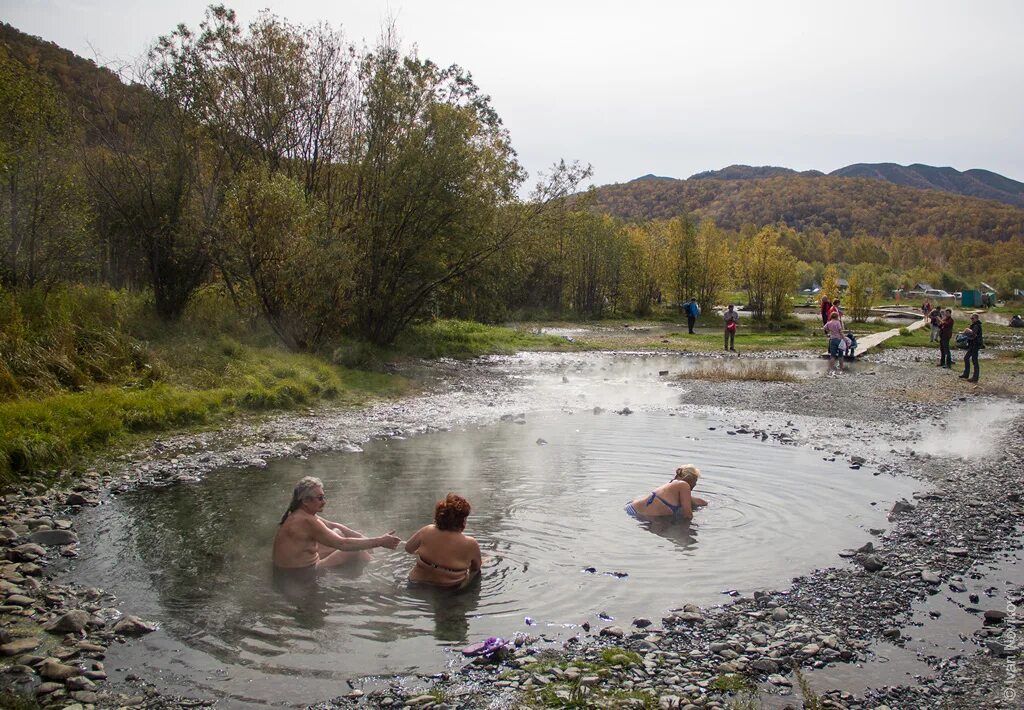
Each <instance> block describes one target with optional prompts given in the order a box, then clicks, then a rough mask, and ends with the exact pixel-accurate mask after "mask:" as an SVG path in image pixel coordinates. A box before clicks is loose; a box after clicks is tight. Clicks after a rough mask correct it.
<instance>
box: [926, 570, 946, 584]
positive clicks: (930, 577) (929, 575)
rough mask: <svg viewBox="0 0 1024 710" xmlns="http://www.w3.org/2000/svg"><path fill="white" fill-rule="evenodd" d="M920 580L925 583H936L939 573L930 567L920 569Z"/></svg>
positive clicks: (938, 580)
mask: <svg viewBox="0 0 1024 710" xmlns="http://www.w3.org/2000/svg"><path fill="white" fill-rule="evenodd" d="M921 581H922V582H926V583H927V584H938V583H939V582H940V581H942V580H940V579H939V575H937V574H935V573H934V572H932V571H931V570H930V569H923V570H921Z"/></svg>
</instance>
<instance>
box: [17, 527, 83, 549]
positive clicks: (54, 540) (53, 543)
mask: <svg viewBox="0 0 1024 710" xmlns="http://www.w3.org/2000/svg"><path fill="white" fill-rule="evenodd" d="M28 539H29V540H30V541H31V542H34V543H37V544H39V545H47V546H48V547H58V546H61V545H71V544H74V543H76V542H78V535H76V534H75V533H73V532H71V531H70V530H37V531H36V532H34V533H32V534H31V535H29V538H28Z"/></svg>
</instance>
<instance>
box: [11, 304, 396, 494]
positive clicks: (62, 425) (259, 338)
mask: <svg viewBox="0 0 1024 710" xmlns="http://www.w3.org/2000/svg"><path fill="white" fill-rule="evenodd" d="M150 313H151V310H150V308H149V304H148V303H147V302H146V299H145V298H144V297H142V296H139V295H131V294H126V293H121V292H117V291H111V290H109V289H101V288H89V287H67V288H64V289H60V290H57V291H54V292H50V293H45V292H42V291H24V292H19V293H17V294H15V293H11V292H4V291H0V356H2V357H0V483H4V482H6V483H11V482H15V481H18V480H23V479H26V478H32V477H37V476H39V475H40V474H41V473H42V472H44V471H48V470H53V469H55V468H59V467H62V466H66V465H68V464H69V463H71V462H73V461H74V460H75V458H76V457H78V456H81V455H83V454H90V453H93V452H96V451H99V450H101V449H103V448H104V447H108V446H110V445H111V444H113V443H116V442H117V441H119V440H122V439H124V438H125V437H126V436H128V435H131V434H133V433H138V432H155V431H162V430H168V429H176V428H181V427H186V426H191V425H196V424H205V423H210V422H214V421H218V420H221V419H224V418H226V417H228V416H231V415H232V414H234V413H236V412H239V411H260V410H268V409H282V408H289V407H295V406H299V405H305V404H309V403H312V402H315V401H318V400H329V401H333V402H340V403H345V404H353V403H359V402H364V401H366V400H368V399H369V398H371V397H375V396H380V395H387V394H393V393H396V392H399V391H402V389H403V388H404V387H405V386H406V385H405V383H404V382H403V381H402V380H401V378H398V377H394V376H388V375H383V374H379V373H372V372H360V371H355V370H351V369H347V368H344V367H339V366H336V365H333V364H331V363H329V362H326V361H325V360H323V359H322V358H319V357H316V356H314V355H308V354H299V353H292V352H288V351H287V350H285V349H283V348H281V347H279V346H277V345H275V344H273V342H274V341H273V337H272V335H271V334H269V333H268V332H267V331H266V329H262V330H261V329H260V327H259V325H258V323H257V322H256V321H253V320H251V319H248V318H246V317H244V316H243V317H240V316H239V315H238V311H237V310H235V309H234V308H233V305H232V303H231V302H230V301H227V300H226V294H224V293H223V292H217V291H216V290H215V289H214V290H208V291H207V292H205V293H201V294H200V295H199V297H198V298H196V299H195V300H194V302H193V305H192V306H191V308H190V310H189V312H188V313H187V314H186V317H185V318H184V319H183V320H182V321H181V322H180V323H177V324H174V325H166V324H163V323H161V322H160V321H158V320H156V319H154V318H153V317H152V316H151V315H150Z"/></svg>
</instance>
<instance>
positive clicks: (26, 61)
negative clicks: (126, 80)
mask: <svg viewBox="0 0 1024 710" xmlns="http://www.w3.org/2000/svg"><path fill="white" fill-rule="evenodd" d="M0 47H2V48H3V50H4V51H6V52H7V54H8V56H10V57H11V58H12V59H14V60H15V61H18V62H20V63H21V64H23V65H25V66H26V67H29V68H32V69H35V70H37V71H39V72H40V73H42V74H44V75H45V76H47V77H49V78H50V79H51V80H52V81H53V82H54V84H55V85H56V87H57V89H58V90H59V91H60V92H61V93H62V94H63V95H64V97H65V98H66V99H67V103H68V107H69V108H71V115H72V117H73V119H75V120H77V121H78V122H79V124H80V125H81V126H83V127H84V128H87V127H89V126H90V125H92V124H94V123H95V122H96V120H97V118H98V117H100V116H106V115H109V113H110V111H111V110H112V109H111V105H112V97H115V96H118V95H120V94H121V93H122V92H124V91H127V92H129V93H134V92H144V91H145V89H144V88H142V87H141V86H139V85H137V84H130V85H127V88H126V85H125V84H123V83H122V82H121V79H120V77H119V76H118V75H117V74H115V73H114V72H112V71H111V70H110V69H107V68H106V67H101V66H99V65H97V64H96V63H95V62H94V61H92V60H91V59H83V58H82V57H79V56H78V55H77V54H75V53H74V52H71V51H69V50H67V49H64V48H63V47H61V46H59V45H57V44H54V43H53V42H47V41H46V40H44V39H40V38H39V37H35V36H33V35H30V34H26V33H24V32H22V31H21V30H19V29H17V28H15V27H12V26H11V25H9V24H7V23H4V22H0ZM118 106H119V109H120V111H121V113H119V115H118V119H119V120H121V121H125V122H127V121H130V120H132V115H131V114H130V113H129V112H125V109H124V106H123V105H121V104H119V105H118Z"/></svg>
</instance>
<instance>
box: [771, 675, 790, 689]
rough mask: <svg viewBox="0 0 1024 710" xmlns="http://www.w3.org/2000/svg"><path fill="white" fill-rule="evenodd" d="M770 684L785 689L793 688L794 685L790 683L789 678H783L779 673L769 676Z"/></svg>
mask: <svg viewBox="0 0 1024 710" xmlns="http://www.w3.org/2000/svg"><path fill="white" fill-rule="evenodd" d="M768 682H769V683H771V684H772V685H778V686H781V687H783V688H792V687H793V684H792V683H791V682H790V681H789V678H786V677H785V676H781V675H779V674H778V673H774V674H772V675H770V676H768Z"/></svg>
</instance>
